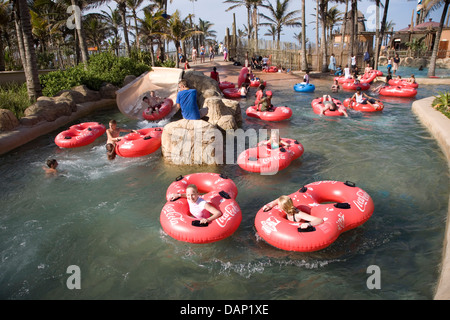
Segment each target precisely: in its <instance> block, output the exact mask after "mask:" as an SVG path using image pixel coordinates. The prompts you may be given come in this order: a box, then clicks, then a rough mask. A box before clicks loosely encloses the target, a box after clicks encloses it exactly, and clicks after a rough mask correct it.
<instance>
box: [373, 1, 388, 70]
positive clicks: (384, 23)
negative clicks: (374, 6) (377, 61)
mask: <svg viewBox="0 0 450 320" xmlns="http://www.w3.org/2000/svg"><path fill="white" fill-rule="evenodd" d="M388 9H389V0H386V1H385V3H384V12H383V19H382V21H381V30H380V35H379V38H378V39H379V41H378V47H377V52H378V55H379V54H380V53H381V44H382V41H383V37H384V31H385V29H386V20H387V14H388ZM375 68H377V69H378V65H375Z"/></svg>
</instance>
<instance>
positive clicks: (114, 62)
mask: <svg viewBox="0 0 450 320" xmlns="http://www.w3.org/2000/svg"><path fill="white" fill-rule="evenodd" d="M149 70H150V67H149V66H147V65H145V64H143V63H139V62H136V61H135V60H133V59H130V58H126V57H117V56H115V55H114V54H113V53H111V52H104V53H100V54H96V55H92V56H91V57H90V59H89V62H88V66H87V69H86V70H85V69H84V66H83V65H82V64H79V65H78V66H76V67H72V68H69V69H66V70H59V71H54V72H50V73H47V74H46V75H41V76H40V81H41V85H42V93H43V94H44V95H45V96H49V97H52V96H54V95H55V94H57V93H58V92H59V91H61V90H68V89H70V88H72V87H75V86H78V85H83V84H84V85H86V86H87V87H88V88H89V89H92V90H99V89H100V87H101V86H102V84H103V83H111V84H114V85H116V86H119V87H120V86H122V84H123V80H124V78H125V76H127V75H135V76H139V75H141V74H142V73H144V72H145V71H149Z"/></svg>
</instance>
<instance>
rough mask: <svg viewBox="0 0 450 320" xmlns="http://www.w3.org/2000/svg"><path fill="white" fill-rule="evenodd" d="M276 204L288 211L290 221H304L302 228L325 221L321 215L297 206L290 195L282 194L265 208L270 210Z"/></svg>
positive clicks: (287, 216) (264, 208)
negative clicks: (304, 210)
mask: <svg viewBox="0 0 450 320" xmlns="http://www.w3.org/2000/svg"><path fill="white" fill-rule="evenodd" d="M276 205H278V208H279V209H280V210H282V211H284V212H285V213H286V218H287V219H288V220H289V221H293V222H301V221H303V223H302V224H300V228H301V229H307V228H312V227H314V226H317V225H319V224H322V223H323V219H321V218H319V217H314V216H312V215H310V214H308V213H306V212H303V211H302V210H300V209H298V208H296V207H295V206H294V203H293V202H292V199H291V198H290V197H289V196H280V197H279V198H277V199H275V200H273V201H271V202H269V203H267V204H266V205H264V207H263V210H264V211H269V210H271V209H272V208H273V207H275V206H276Z"/></svg>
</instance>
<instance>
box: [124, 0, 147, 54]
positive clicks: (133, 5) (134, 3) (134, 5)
mask: <svg viewBox="0 0 450 320" xmlns="http://www.w3.org/2000/svg"><path fill="white" fill-rule="evenodd" d="M143 2H144V0H126V6H127V7H128V8H130V10H131V15H132V17H133V19H134V28H135V32H136V48H137V49H138V50H139V47H140V46H139V29H138V17H137V12H136V11H137V9H138V8H139V7H140V6H141V5H142V3H143Z"/></svg>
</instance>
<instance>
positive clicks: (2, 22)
mask: <svg viewBox="0 0 450 320" xmlns="http://www.w3.org/2000/svg"><path fill="white" fill-rule="evenodd" d="M10 14H11V13H10V6H9V3H7V2H5V1H3V0H2V1H1V2H0V71H5V55H4V54H3V52H4V51H3V50H4V48H3V32H4V29H6V26H7V25H8V22H9V17H10Z"/></svg>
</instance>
